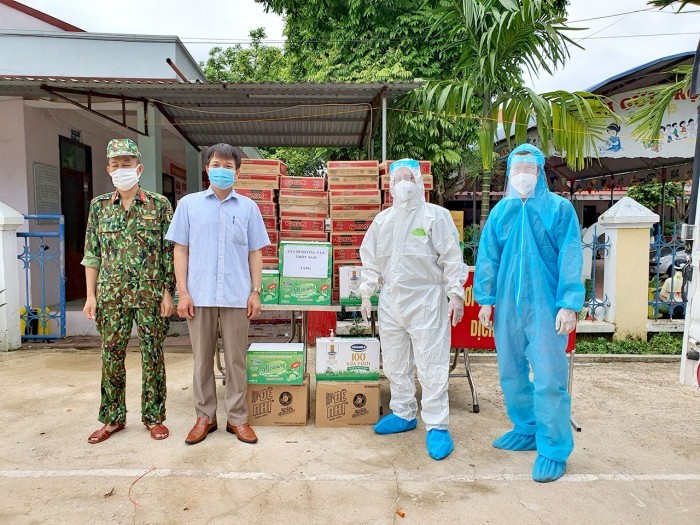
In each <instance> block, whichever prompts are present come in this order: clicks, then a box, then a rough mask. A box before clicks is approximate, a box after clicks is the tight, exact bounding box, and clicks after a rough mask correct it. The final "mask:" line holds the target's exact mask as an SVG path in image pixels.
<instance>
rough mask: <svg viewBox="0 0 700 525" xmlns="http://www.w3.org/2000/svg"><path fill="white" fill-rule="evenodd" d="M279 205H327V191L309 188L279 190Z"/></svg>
mask: <svg viewBox="0 0 700 525" xmlns="http://www.w3.org/2000/svg"><path fill="white" fill-rule="evenodd" d="M280 206H285V207H286V206H315V207H318V206H325V207H326V208H327V207H328V192H326V191H310V190H301V191H300V190H280Z"/></svg>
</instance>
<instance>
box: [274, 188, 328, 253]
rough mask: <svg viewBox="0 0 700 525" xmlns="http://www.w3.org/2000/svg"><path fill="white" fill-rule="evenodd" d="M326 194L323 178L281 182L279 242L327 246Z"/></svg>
mask: <svg viewBox="0 0 700 525" xmlns="http://www.w3.org/2000/svg"><path fill="white" fill-rule="evenodd" d="M326 217H328V191H327V190H326V179H324V178H322V177H282V178H281V179H280V240H282V241H310V242H326V241H328V234H327V233H326Z"/></svg>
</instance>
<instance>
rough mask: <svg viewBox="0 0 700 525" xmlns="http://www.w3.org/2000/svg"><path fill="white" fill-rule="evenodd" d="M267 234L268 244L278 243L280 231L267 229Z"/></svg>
mask: <svg viewBox="0 0 700 525" xmlns="http://www.w3.org/2000/svg"><path fill="white" fill-rule="evenodd" d="M267 236H268V237H269V238H270V244H273V245H277V244H279V243H280V232H279V231H277V230H267Z"/></svg>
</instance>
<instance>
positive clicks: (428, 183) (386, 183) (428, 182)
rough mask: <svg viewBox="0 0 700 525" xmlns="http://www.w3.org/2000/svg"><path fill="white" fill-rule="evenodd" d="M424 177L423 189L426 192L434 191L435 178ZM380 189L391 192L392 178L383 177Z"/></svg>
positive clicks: (430, 176)
mask: <svg viewBox="0 0 700 525" xmlns="http://www.w3.org/2000/svg"><path fill="white" fill-rule="evenodd" d="M422 177H423V187H424V188H425V189H426V190H432V189H433V176H432V175H422ZM380 187H381V189H383V190H386V191H389V190H390V189H391V177H390V176H389V175H382V180H381V182H380Z"/></svg>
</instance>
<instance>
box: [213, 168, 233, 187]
mask: <svg viewBox="0 0 700 525" xmlns="http://www.w3.org/2000/svg"><path fill="white" fill-rule="evenodd" d="M235 178H236V171H235V170H231V169H228V168H209V182H211V185H212V186H216V187H217V188H218V189H220V190H227V189H229V188H230V187H231V186H233V181H234V179H235Z"/></svg>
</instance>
